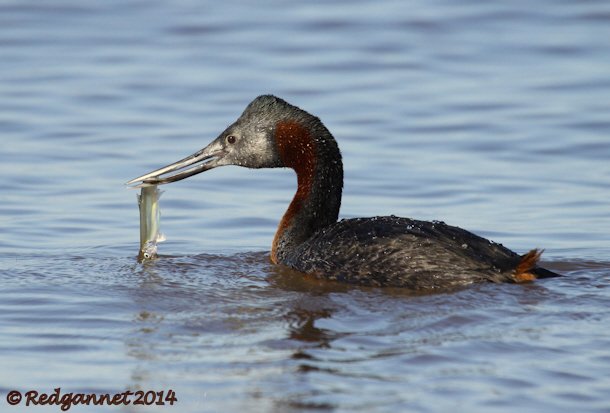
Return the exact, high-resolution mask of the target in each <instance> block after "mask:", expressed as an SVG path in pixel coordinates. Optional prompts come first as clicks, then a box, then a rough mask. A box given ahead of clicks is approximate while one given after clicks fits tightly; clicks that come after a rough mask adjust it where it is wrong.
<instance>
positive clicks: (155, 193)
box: [137, 185, 165, 262]
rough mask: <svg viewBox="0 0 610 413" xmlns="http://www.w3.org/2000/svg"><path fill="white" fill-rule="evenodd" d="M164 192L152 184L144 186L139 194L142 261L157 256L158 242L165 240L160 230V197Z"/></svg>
mask: <svg viewBox="0 0 610 413" xmlns="http://www.w3.org/2000/svg"><path fill="white" fill-rule="evenodd" d="M162 193H163V191H160V190H159V189H158V188H157V186H156V185H150V186H145V187H142V188H141V190H140V194H138V196H137V197H138V207H139V208H140V252H139V254H138V261H140V262H142V261H144V260H152V259H155V258H157V243H159V242H162V241H165V236H164V235H163V234H161V233H160V232H159V226H160V222H161V210H160V209H159V198H160V197H161V194H162Z"/></svg>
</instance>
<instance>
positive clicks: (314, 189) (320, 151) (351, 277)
mask: <svg viewBox="0 0 610 413" xmlns="http://www.w3.org/2000/svg"><path fill="white" fill-rule="evenodd" d="M224 165H237V166H244V167H247V168H284V167H287V168H292V169H294V170H295V172H296V175H297V183H298V188H297V191H296V194H295V195H294V198H293V199H292V202H291V203H290V206H289V207H288V210H287V211H286V213H285V214H284V216H283V218H282V219H281V221H280V223H279V226H278V229H277V232H276V234H275V237H274V239H273V244H272V247H271V261H272V262H273V263H275V264H283V265H285V266H288V267H291V268H293V269H295V270H297V271H301V272H303V273H307V274H311V275H314V276H315V277H318V278H327V279H330V280H337V281H343V282H348V283H354V284H361V285H369V286H392V287H406V288H410V289H414V290H429V289H439V288H450V287H455V286H462V285H467V284H471V283H475V282H482V281H492V282H523V281H532V280H534V279H536V278H546V277H554V276H558V274H555V273H553V272H551V271H548V270H545V269H544V268H540V267H538V266H537V262H538V259H539V258H540V254H541V253H542V251H540V250H537V249H533V250H531V251H530V252H528V253H527V254H525V255H523V256H520V255H518V254H516V253H515V252H513V251H511V250H509V249H508V248H506V247H504V246H502V245H501V244H496V243H494V242H491V241H489V240H486V239H484V238H481V237H479V236H477V235H475V234H473V233H471V232H468V231H466V230H463V229H461V228H458V227H454V226H450V225H447V224H445V223H444V222H438V221H432V222H426V221H418V220H414V219H409V218H399V217H395V216H381V217H373V218H355V219H344V220H341V221H338V222H337V218H338V216H339V207H340V205H341V192H342V189H343V163H342V161H341V152H340V151H339V147H338V146H337V142H336V141H335V139H334V138H333V136H332V135H331V133H330V132H329V131H328V129H326V127H325V126H324V125H323V124H322V122H321V121H320V119H318V118H317V117H315V116H313V115H311V114H309V113H308V112H306V111H304V110H302V109H300V108H298V107H296V106H293V105H291V104H289V103H288V102H286V101H284V100H282V99H280V98H278V97H275V96H272V95H264V96H259V97H257V98H256V99H254V100H253V101H252V102H251V103H250V104H249V105H248V106H247V107H246V109H245V110H244V112H243V114H242V115H241V116H240V117H239V119H237V120H236V121H235V122H234V123H233V124H232V125H230V126H229V127H228V128H227V129H226V130H225V131H224V132H222V133H221V134H220V136H218V138H216V139H215V140H214V141H212V142H211V143H210V144H209V145H208V146H206V147H205V148H203V149H202V150H200V151H199V152H197V153H195V154H193V155H191V156H188V157H186V158H184V159H182V160H180V161H178V162H175V163H173V164H171V165H168V166H166V167H163V168H160V169H158V170H156V171H153V172H150V173H148V174H146V175H142V176H140V177H138V178H135V179H133V180H131V181H129V182H128V183H127V184H128V185H134V186H136V187H142V186H147V185H160V184H166V183H169V182H175V181H179V180H181V179H184V178H188V177H189V176H192V175H195V174H198V173H201V172H204V171H207V170H209V169H212V168H216V167H218V166H224Z"/></svg>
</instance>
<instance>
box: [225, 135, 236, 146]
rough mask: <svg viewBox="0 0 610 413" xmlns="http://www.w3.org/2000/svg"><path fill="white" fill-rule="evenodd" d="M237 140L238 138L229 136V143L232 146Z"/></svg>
mask: <svg viewBox="0 0 610 413" xmlns="http://www.w3.org/2000/svg"><path fill="white" fill-rule="evenodd" d="M236 140H237V138H235V136H233V135H229V136H227V142H229V143H230V144H231V145H232V144H234V143H235V141H236Z"/></svg>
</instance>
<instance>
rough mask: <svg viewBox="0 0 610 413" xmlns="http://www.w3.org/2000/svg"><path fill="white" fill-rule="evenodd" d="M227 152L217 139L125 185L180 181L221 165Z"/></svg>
mask: <svg viewBox="0 0 610 413" xmlns="http://www.w3.org/2000/svg"><path fill="white" fill-rule="evenodd" d="M225 154H226V152H225V151H224V150H223V148H222V145H221V144H220V143H219V142H218V141H217V140H215V141H213V142H212V143H210V144H209V145H208V146H206V147H205V148H203V149H202V150H200V151H199V152H196V153H194V154H192V155H190V156H187V157H186V158H184V159H181V160H179V161H178V162H174V163H172V164H170V165H167V166H164V167H163V168H159V169H157V170H156V171H152V172H149V173H147V174H145V175H142V176H138V177H137V178H134V179H132V180H131V181H129V182H126V183H125V185H128V186H131V187H132V188H143V187H146V186H151V185H162V184H169V183H170V182H176V181H180V180H182V179H185V178H188V177H189V176H193V175H197V174H198V173H201V172H204V171H207V170H210V169H212V168H216V167H217V166H221V165H222V164H221V163H220V162H219V161H220V160H221V159H222V158H223V156H224V155H225Z"/></svg>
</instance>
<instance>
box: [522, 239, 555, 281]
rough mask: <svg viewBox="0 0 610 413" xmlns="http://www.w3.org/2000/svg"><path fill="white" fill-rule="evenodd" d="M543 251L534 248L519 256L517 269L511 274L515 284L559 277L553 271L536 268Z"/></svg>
mask: <svg viewBox="0 0 610 413" xmlns="http://www.w3.org/2000/svg"><path fill="white" fill-rule="evenodd" d="M543 252H544V250H539V249H538V248H535V249H533V250H531V251H530V252H528V253H527V254H524V255H523V256H521V261H519V264H517V268H516V269H515V273H514V274H513V279H514V280H515V282H518V283H521V282H527V281H534V280H535V279H538V278H550V277H559V276H560V275H559V274H557V273H554V272H553V271H549V270H546V269H544V268H541V267H538V260H539V259H540V256H541V255H542V253H543Z"/></svg>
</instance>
